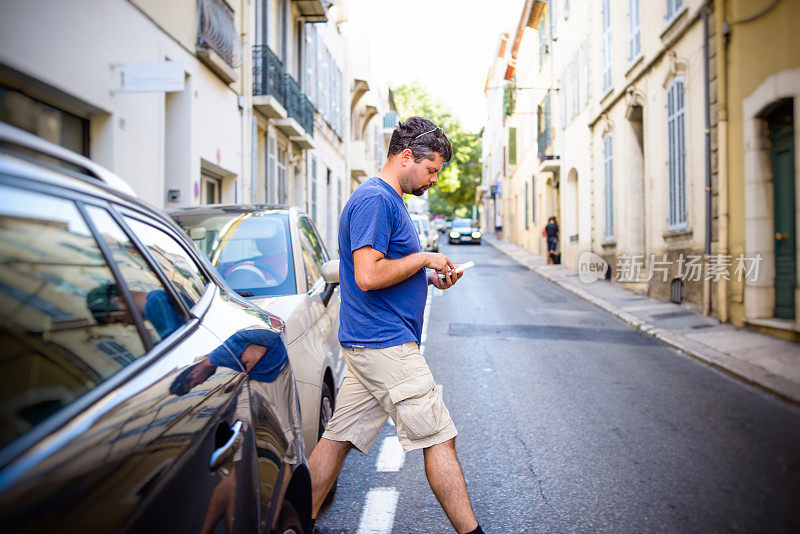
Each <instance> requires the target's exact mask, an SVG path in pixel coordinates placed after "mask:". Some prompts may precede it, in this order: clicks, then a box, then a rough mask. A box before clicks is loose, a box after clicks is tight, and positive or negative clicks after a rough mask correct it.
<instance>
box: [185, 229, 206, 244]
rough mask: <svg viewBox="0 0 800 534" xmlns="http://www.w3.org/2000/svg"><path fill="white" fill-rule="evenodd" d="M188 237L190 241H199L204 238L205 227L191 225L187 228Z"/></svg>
mask: <svg viewBox="0 0 800 534" xmlns="http://www.w3.org/2000/svg"><path fill="white" fill-rule="evenodd" d="M189 237H191V238H192V241H201V240H203V239H205V238H206V227H205V226H193V227H191V228H189Z"/></svg>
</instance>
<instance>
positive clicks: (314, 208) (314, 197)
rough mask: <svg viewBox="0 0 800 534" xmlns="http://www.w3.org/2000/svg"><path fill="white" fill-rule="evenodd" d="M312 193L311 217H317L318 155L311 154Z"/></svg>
mask: <svg viewBox="0 0 800 534" xmlns="http://www.w3.org/2000/svg"><path fill="white" fill-rule="evenodd" d="M308 188H309V190H310V193H311V218H312V219H314V220H316V219H317V157H316V156H313V155H312V156H311V184H310V185H309V187H308Z"/></svg>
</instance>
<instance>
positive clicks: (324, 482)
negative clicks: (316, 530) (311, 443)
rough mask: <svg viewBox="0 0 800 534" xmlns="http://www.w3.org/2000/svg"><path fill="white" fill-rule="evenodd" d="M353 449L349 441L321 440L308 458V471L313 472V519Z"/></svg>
mask: <svg viewBox="0 0 800 534" xmlns="http://www.w3.org/2000/svg"><path fill="white" fill-rule="evenodd" d="M352 448H353V444H352V443H350V442H349V441H333V440H330V439H325V438H321V439H320V440H319V442H318V443H317V445H316V447H314V450H313V451H311V456H310V457H309V458H308V469H309V471H311V497H312V499H313V501H314V502H313V506H314V507H313V509H312V511H311V517H312V518H315V519H316V517H317V512H319V509H320V507H321V506H322V501H324V500H325V496H326V495H328V492H329V491H330V490H331V486H333V483H334V481H335V480H336V477H337V476H339V471H341V470H342V464H343V463H344V459H345V457H347V453H348V452H350V449H352Z"/></svg>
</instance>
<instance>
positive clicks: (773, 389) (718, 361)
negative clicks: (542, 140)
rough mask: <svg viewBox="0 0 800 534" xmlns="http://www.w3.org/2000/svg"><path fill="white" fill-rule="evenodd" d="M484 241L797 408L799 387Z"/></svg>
mask: <svg viewBox="0 0 800 534" xmlns="http://www.w3.org/2000/svg"><path fill="white" fill-rule="evenodd" d="M484 241H486V242H487V243H489V244H490V245H492V246H493V247H494V248H496V249H497V250H499V251H500V252H502V253H503V254H505V255H506V256H508V257H509V258H511V259H512V260H514V261H515V262H517V263H518V264H520V265H522V266H523V267H525V268H527V269H528V270H530V271H533V272H534V273H536V274H537V275H539V276H541V277H542V278H544V279H545V280H547V281H548V282H550V283H552V284H555V285H557V286H558V287H560V288H562V289H565V290H567V291H569V292H570V293H572V294H573V295H575V296H577V297H579V298H582V299H583V300H585V301H587V302H589V303H590V304H593V305H594V306H597V307H598V308H600V309H601V310H603V311H606V312H608V313H610V314H611V315H613V316H615V317H617V318H618V319H620V320H622V321H623V322H625V323H626V324H628V325H630V326H632V327H633V328H634V329H636V330H639V331H641V332H644V333H645V334H647V335H649V336H651V337H653V338H655V339H658V340H659V341H661V342H663V343H665V344H667V345H669V346H670V347H672V348H675V349H677V350H679V351H680V352H683V353H684V354H686V355H688V356H691V357H692V358H694V359H696V360H700V361H701V362H703V363H706V364H708V365H710V366H712V367H714V368H716V369H719V370H720V371H723V372H724V373H726V374H728V375H730V376H733V377H734V378H737V379H739V380H743V381H744V382H747V383H748V384H750V385H752V386H755V387H757V388H759V389H761V390H763V391H766V392H767V393H770V394H772V395H775V396H776V397H778V398H780V399H782V400H785V401H788V402H791V403H793V404H798V405H800V385H798V384H795V383H793V382H790V381H789V380H786V379H785V378H783V377H780V376H777V375H774V374H772V373H769V372H767V371H765V370H764V369H762V368H760V367H756V366H754V365H751V364H749V363H747V362H745V361H743V360H739V359H737V358H734V357H733V356H730V355H728V354H725V353H724V352H720V351H717V350H715V349H713V348H711V347H709V346H708V345H705V344H703V343H701V342H699V341H694V340H692V339H689V338H687V337H685V336H682V335H680V334H677V333H675V332H672V331H670V330H665V329H663V328H659V327H657V326H655V325H653V324H650V323H648V322H646V321H643V320H642V319H640V318H639V317H637V316H635V315H633V314H632V313H629V312H626V311H624V310H622V309H620V308H619V307H618V306H615V305H613V304H611V303H610V302H608V301H607V300H604V299H601V298H599V297H596V296H594V295H593V294H591V293H589V292H588V291H584V290H582V289H580V288H577V287H574V286H572V285H571V284H567V283H564V282H563V281H561V280H560V279H559V278H558V277H556V276H553V275H551V274H550V273H547V272H545V271H543V270H542V269H541V268H539V267H538V266H535V265H530V264H528V263H527V262H525V261H524V260H522V259H521V258H518V257H516V256H515V255H514V254H513V253H510V252H507V251H505V250H503V247H502V245H500V244H499V243H496V242H494V240H488V239H485V240H484ZM526 253H527V254H531V253H530V252H529V251H526Z"/></svg>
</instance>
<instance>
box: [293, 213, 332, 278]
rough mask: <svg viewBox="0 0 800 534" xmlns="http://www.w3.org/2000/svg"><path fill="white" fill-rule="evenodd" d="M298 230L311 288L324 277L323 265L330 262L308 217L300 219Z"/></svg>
mask: <svg viewBox="0 0 800 534" xmlns="http://www.w3.org/2000/svg"><path fill="white" fill-rule="evenodd" d="M297 229H298V230H299V233H300V245H301V246H302V251H303V262H304V263H305V266H306V281H307V282H308V287H309V288H310V287H311V286H312V285H314V284H315V283H316V281H317V280H319V279H320V277H321V276H322V264H323V263H325V262H326V261H328V253H327V251H326V250H325V246H324V245H323V244H322V239H320V237H319V234H317V230H316V229H315V228H314V225H313V224H311V221H310V220H308V219H307V218H306V217H299V218H298V220H297Z"/></svg>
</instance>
